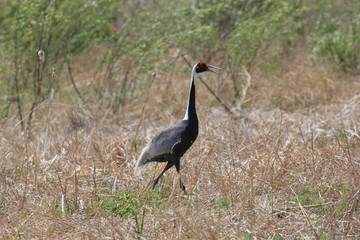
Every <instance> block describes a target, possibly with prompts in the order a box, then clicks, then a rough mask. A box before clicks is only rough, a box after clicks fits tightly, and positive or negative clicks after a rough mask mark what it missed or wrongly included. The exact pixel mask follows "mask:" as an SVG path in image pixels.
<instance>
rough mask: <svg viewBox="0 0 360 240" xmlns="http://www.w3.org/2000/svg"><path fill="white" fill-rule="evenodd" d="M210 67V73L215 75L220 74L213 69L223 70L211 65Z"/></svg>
mask: <svg viewBox="0 0 360 240" xmlns="http://www.w3.org/2000/svg"><path fill="white" fill-rule="evenodd" d="M207 66H208V71H210V72H213V73H216V74H217V73H218V72H215V71H214V70H211V69H219V70H221V68H218V67H215V66H211V65H207Z"/></svg>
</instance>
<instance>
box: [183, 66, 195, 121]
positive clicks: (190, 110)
mask: <svg viewBox="0 0 360 240" xmlns="http://www.w3.org/2000/svg"><path fill="white" fill-rule="evenodd" d="M195 78H196V75H195V73H194V71H193V73H192V75H191V83H190V94H189V100H188V105H187V109H186V113H185V116H184V120H197V115H196V106H195Z"/></svg>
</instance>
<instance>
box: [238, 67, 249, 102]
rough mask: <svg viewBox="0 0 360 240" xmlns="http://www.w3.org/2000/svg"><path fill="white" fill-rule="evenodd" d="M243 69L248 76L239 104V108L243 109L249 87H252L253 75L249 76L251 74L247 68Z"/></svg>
mask: <svg viewBox="0 0 360 240" xmlns="http://www.w3.org/2000/svg"><path fill="white" fill-rule="evenodd" d="M243 69H244V73H245V75H246V82H245V84H244V86H243V89H242V94H241V97H240V100H239V102H238V108H241V105H242V104H244V103H245V98H246V94H247V90H248V89H249V87H250V85H251V75H250V74H249V72H248V71H247V69H246V67H245V66H243Z"/></svg>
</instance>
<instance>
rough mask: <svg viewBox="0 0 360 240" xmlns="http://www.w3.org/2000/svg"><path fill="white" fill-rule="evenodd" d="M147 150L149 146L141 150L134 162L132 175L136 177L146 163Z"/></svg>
mask: <svg viewBox="0 0 360 240" xmlns="http://www.w3.org/2000/svg"><path fill="white" fill-rule="evenodd" d="M148 149H149V146H146V147H145V148H144V149H143V150H142V152H141V154H140V157H139V159H138V160H137V161H136V164H135V169H134V173H135V175H137V176H139V175H140V173H141V170H142V168H143V166H144V165H145V164H146V163H147V160H148Z"/></svg>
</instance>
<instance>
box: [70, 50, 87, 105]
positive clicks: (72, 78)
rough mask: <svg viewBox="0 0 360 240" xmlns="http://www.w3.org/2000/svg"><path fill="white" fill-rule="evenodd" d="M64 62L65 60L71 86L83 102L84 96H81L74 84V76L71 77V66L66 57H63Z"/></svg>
mask: <svg viewBox="0 0 360 240" xmlns="http://www.w3.org/2000/svg"><path fill="white" fill-rule="evenodd" d="M65 62H66V66H67V69H68V73H69V78H70V81H71V84H72V85H73V88H74V90H75V92H76V94H77V95H78V97H79V98H80V100H81V102H82V103H83V104H85V100H84V98H83V97H82V95H81V93H80V91H79V89H78V88H77V86H76V83H75V80H74V77H73V75H72V69H71V66H70V63H69V60H68V58H67V57H65Z"/></svg>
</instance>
